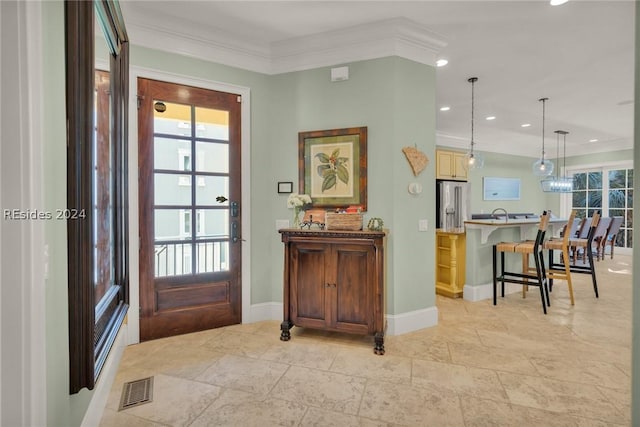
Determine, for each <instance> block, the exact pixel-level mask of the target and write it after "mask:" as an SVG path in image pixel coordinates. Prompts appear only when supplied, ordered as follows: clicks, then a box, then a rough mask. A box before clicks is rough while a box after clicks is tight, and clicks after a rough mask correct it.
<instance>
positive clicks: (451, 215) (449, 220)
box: [436, 181, 471, 230]
mask: <svg viewBox="0 0 640 427" xmlns="http://www.w3.org/2000/svg"><path fill="white" fill-rule="evenodd" d="M470 205H471V183H469V182H461V181H437V184H436V224H437V225H438V228H440V229H443V230H451V229H452V228H461V227H464V221H466V220H468V219H469V218H471V206H470Z"/></svg>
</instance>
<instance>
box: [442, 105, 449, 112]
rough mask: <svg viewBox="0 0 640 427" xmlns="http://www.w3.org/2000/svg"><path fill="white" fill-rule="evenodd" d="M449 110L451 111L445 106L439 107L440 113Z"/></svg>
mask: <svg viewBox="0 0 640 427" xmlns="http://www.w3.org/2000/svg"><path fill="white" fill-rule="evenodd" d="M449 110H451V107H447V106H444V107H440V111H449Z"/></svg>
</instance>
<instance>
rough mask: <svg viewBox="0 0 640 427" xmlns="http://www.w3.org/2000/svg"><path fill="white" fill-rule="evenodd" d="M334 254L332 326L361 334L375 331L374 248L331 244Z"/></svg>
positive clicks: (332, 267)
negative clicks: (373, 302)
mask: <svg viewBox="0 0 640 427" xmlns="http://www.w3.org/2000/svg"><path fill="white" fill-rule="evenodd" d="M332 255H333V257H332V258H333V261H334V262H335V264H334V265H333V266H331V270H330V271H331V272H332V274H333V273H335V276H336V280H335V281H333V282H332V287H331V288H330V289H331V290H332V291H333V293H334V295H332V298H331V303H332V309H331V312H330V314H331V327H332V328H335V329H336V330H341V331H345V332H354V333H362V334H367V333H372V332H374V329H373V327H374V322H373V311H372V307H371V300H372V297H373V295H372V291H373V290H372V289H371V288H372V286H371V285H370V284H372V283H375V276H374V274H375V272H374V271H373V268H371V266H373V265H374V262H375V253H374V250H373V247H372V246H363V245H332ZM334 284H335V286H333V285H334Z"/></svg>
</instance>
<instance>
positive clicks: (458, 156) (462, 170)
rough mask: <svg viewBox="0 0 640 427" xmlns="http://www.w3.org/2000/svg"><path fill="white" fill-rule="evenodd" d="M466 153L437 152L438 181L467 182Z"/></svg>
mask: <svg viewBox="0 0 640 427" xmlns="http://www.w3.org/2000/svg"><path fill="white" fill-rule="evenodd" d="M466 160H467V159H466V153H463V152H460V151H447V150H436V179H453V180H458V181H466V180H467V167H466Z"/></svg>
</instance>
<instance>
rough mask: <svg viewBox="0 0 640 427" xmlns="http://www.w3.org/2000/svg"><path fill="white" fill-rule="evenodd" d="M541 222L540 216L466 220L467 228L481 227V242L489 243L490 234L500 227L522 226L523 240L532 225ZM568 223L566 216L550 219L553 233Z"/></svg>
mask: <svg viewBox="0 0 640 427" xmlns="http://www.w3.org/2000/svg"><path fill="white" fill-rule="evenodd" d="M538 223H540V218H522V219H509V220H508V221H505V220H504V219H473V220H469V221H465V222H464V225H465V227H466V228H467V229H472V230H473V229H479V230H480V233H481V238H480V241H481V243H487V240H488V239H489V235H491V233H493V232H494V231H495V230H497V229H498V228H506V227H520V236H521V238H522V240H525V239H526V235H527V231H528V230H530V229H531V227H533V226H535V225H537V224H538ZM566 223H567V219H566V218H551V219H549V228H550V231H551V234H552V235H555V233H556V231H557V229H558V228H561V227H562V226H564V224H566Z"/></svg>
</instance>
